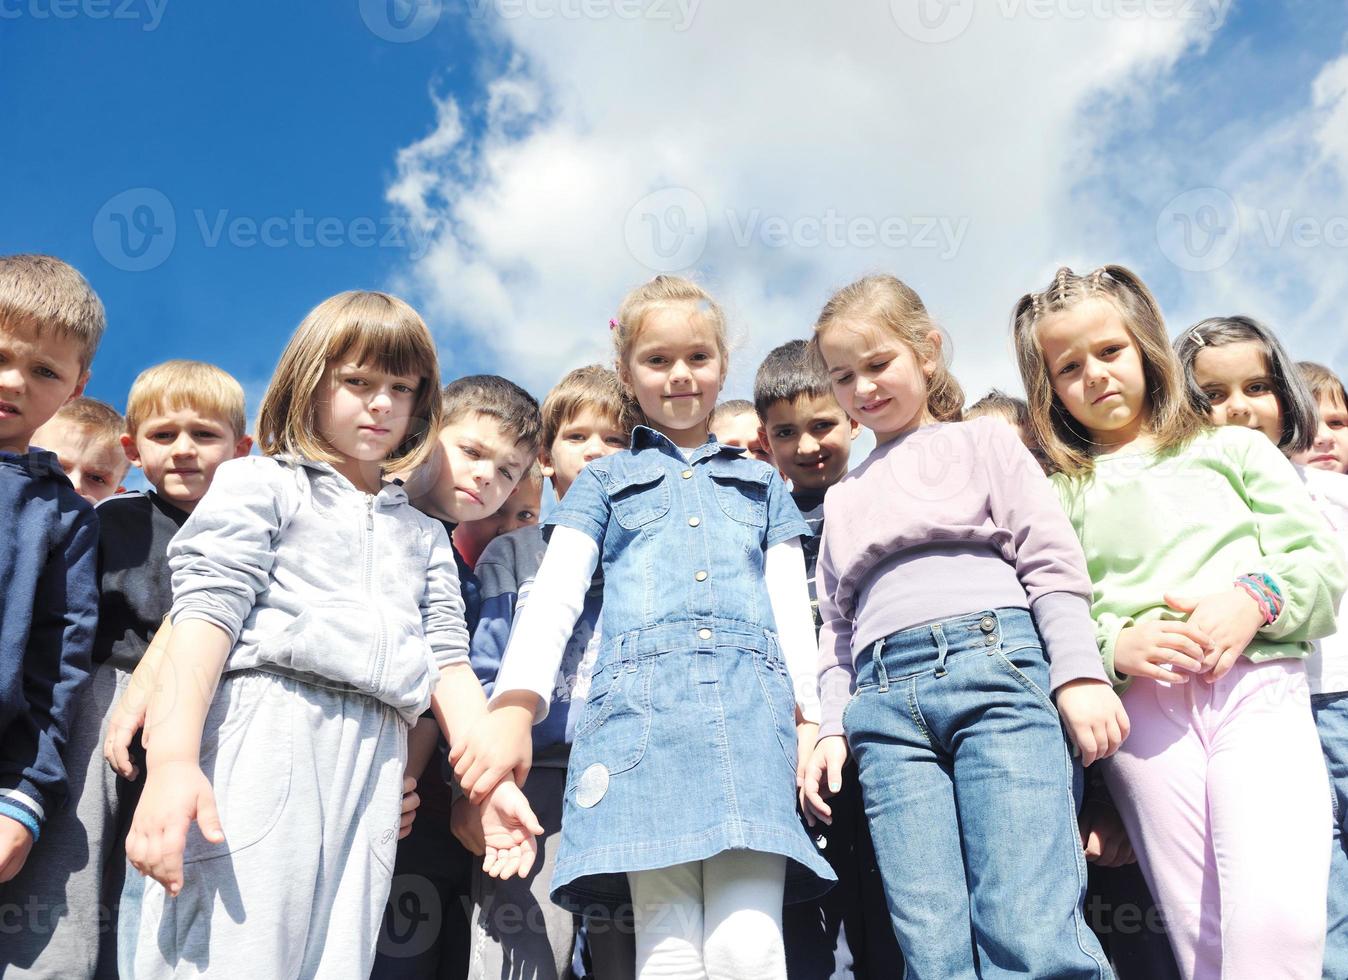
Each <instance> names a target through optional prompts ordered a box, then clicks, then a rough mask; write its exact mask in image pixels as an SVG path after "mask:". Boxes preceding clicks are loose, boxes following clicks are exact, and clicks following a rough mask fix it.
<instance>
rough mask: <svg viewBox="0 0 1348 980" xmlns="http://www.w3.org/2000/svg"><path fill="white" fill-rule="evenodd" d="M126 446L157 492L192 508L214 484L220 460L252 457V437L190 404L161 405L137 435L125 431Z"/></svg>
mask: <svg viewBox="0 0 1348 980" xmlns="http://www.w3.org/2000/svg"><path fill="white" fill-rule="evenodd" d="M122 447H123V448H124V449H125V450H126V455H127V457H128V458H129V459H130V460H131V462H133V463H135V464H136V465H137V466H139V467H140V468H141V469H142V470H144V471H145V479H146V481H147V482H148V483H149V484H150V486H152V487H154V489H155V492H156V493H158V494H159V495H160V496H161V497H163V498H164V499H165V500H167V501H168V502H169V503H171V504H173V506H175V507H177V508H178V509H179V510H185V511H187V512H189V513H190V512H191V511H192V510H193V509H194V508H195V507H196V505H197V503H198V502H199V501H200V500H201V498H202V497H204V496H205V495H206V491H207V490H209V489H210V486H211V480H212V479H214V478H215V471H216V469H217V468H218V467H219V466H220V464H221V463H223V462H224V461H225V460H227V459H235V458H237V457H239V456H247V455H248V451H249V450H250V449H251V448H252V447H253V440H252V439H251V438H249V437H248V436H241V435H239V434H238V433H236V432H235V431H234V427H233V426H232V425H231V424H230V423H229V422H227V421H225V420H224V419H221V418H217V417H215V416H213V415H210V414H208V413H204V412H198V411H197V410H196V409H194V408H192V407H191V406H183V407H180V408H169V407H167V406H164V405H161V406H159V408H158V410H157V411H156V412H155V414H153V415H151V416H150V417H149V418H147V419H146V420H145V421H144V422H142V423H141V424H140V427H139V428H138V429H137V430H136V437H135V438H134V439H132V438H131V437H130V436H122Z"/></svg>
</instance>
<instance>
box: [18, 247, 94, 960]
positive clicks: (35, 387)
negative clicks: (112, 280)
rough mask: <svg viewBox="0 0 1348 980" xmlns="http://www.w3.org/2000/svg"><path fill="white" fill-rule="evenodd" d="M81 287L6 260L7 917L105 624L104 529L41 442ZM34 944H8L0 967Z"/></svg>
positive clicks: (87, 330) (84, 316)
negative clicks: (37, 436)
mask: <svg viewBox="0 0 1348 980" xmlns="http://www.w3.org/2000/svg"><path fill="white" fill-rule="evenodd" d="M105 323H106V320H105V316H104V312H103V304H102V303H101V302H99V299H98V297H97V296H96V295H95V294H94V291H93V290H92V289H91V288H90V287H89V283H88V282H86V281H85V279H84V277H83V276H81V275H80V274H79V273H78V272H76V271H75V270H74V269H73V268H71V267H70V266H69V265H67V264H66V263H64V262H62V261H61V260H60V259H55V258H52V257H50V256H46V255H11V256H6V257H0V527H3V528H4V534H3V536H0V538H2V540H0V583H3V584H2V586H0V883H4V884H0V908H8V907H22V906H23V905H24V902H25V900H26V897H27V892H26V889H25V888H24V887H23V885H22V884H21V883H20V882H15V881H12V880H11V879H14V878H15V877H16V876H18V875H19V873H20V871H21V870H22V869H23V867H24V865H25V863H26V862H27V861H28V858H29V855H30V853H31V852H32V851H33V848H34V845H35V844H37V842H38V840H39V837H40V835H41V833H42V827H43V824H44V823H45V822H46V821H47V820H48V819H49V818H50V817H51V815H52V813H53V812H54V811H55V810H56V809H57V808H58V807H59V806H60V805H61V804H62V802H63V800H64V799H65V797H66V795H67V792H68V782H67V775H66V767H65V763H64V762H63V759H62V753H63V751H64V749H65V746H66V741H67V738H68V736H69V733H70V728H71V725H72V723H73V721H74V712H75V709H76V706H77V705H78V703H79V698H80V693H81V691H82V689H83V688H84V686H85V685H86V684H87V683H88V679H89V670H90V647H91V645H92V643H93V636H94V629H95V626H96V623H97V619H98V591H97V586H96V582H95V579H94V563H95V549H96V547H97V544H98V519H97V518H96V517H95V516H94V511H93V508H92V507H91V506H90V505H89V503H88V502H87V501H85V500H84V499H83V498H82V497H80V495H79V494H78V493H76V492H75V488H74V487H73V486H72V485H71V483H70V480H69V479H67V478H66V476H65V475H64V474H63V473H62V472H61V467H60V465H59V463H58V462H57V459H56V456H55V454H53V453H50V452H46V451H44V450H41V449H32V448H31V447H30V441H31V439H32V435H33V433H34V432H35V431H36V430H37V428H38V427H39V426H41V425H42V423H44V422H46V421H47V420H48V419H50V418H51V417H52V416H53V415H55V414H56V412H57V410H58V409H60V407H61V406H62V405H63V404H65V403H66V402H67V401H69V400H70V399H72V398H77V397H79V396H80V395H81V394H82V393H83V392H84V386H85V384H86V383H87V382H88V380H89V364H90V362H92V360H93V357H94V353H95V351H96V350H97V349H98V344H99V341H100V340H101V339H102V336H103V330H104V327H105ZM25 955H26V943H25V942H24V941H22V940H21V938H19V937H14V936H8V935H7V936H6V937H5V939H4V941H3V942H2V943H0V965H4V964H5V963H9V962H13V961H14V960H16V959H22V958H23V957H24V956H25Z"/></svg>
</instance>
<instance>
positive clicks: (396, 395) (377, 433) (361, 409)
mask: <svg viewBox="0 0 1348 980" xmlns="http://www.w3.org/2000/svg"><path fill="white" fill-rule="evenodd" d="M421 381H422V379H421V378H419V377H416V376H414V375H395V374H389V373H387V372H385V371H381V370H379V369H378V368H376V367H374V366H373V365H366V364H354V363H352V362H351V361H350V360H348V359H347V358H345V357H337V358H333V360H331V361H329V362H328V369H327V371H326V372H325V374H324V376H323V381H322V382H320V384H321V386H322V387H321V389H320V391H319V395H318V420H317V422H318V433H319V435H321V436H322V437H323V438H324V440H325V441H326V442H327V443H328V445H330V446H331V447H332V448H333V449H334V450H336V451H337V452H338V453H339V454H340V455H341V456H344V457H345V458H346V459H347V460H349V461H350V462H351V463H353V464H362V463H363V464H370V463H379V462H382V461H383V460H386V459H388V458H389V457H390V456H392V455H393V453H394V452H396V451H397V449H398V447H399V446H400V445H402V442H403V439H405V438H406V437H407V428H408V426H409V425H410V424H411V421H412V409H413V407H414V406H415V404H416V397H417V388H418V386H419V385H420V384H421ZM336 469H337V470H338V471H339V472H342V471H343V467H342V466H341V465H338V466H337V467H336ZM347 475H349V474H347ZM353 482H358V481H353ZM358 485H359V484H358Z"/></svg>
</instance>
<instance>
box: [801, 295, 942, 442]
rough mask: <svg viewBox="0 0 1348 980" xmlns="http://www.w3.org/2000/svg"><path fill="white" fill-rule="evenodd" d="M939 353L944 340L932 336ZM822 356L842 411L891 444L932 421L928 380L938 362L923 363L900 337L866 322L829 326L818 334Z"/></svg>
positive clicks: (933, 359)
mask: <svg viewBox="0 0 1348 980" xmlns="http://www.w3.org/2000/svg"><path fill="white" fill-rule="evenodd" d="M931 338H932V342H933V344H935V345H936V348H937V350H939V349H940V335H939V334H937V333H935V332H934V331H933V333H932V334H931ZM819 352H820V353H821V354H823V356H824V363H825V364H826V365H827V366H828V376H829V381H830V382H831V383H832V385H833V394H834V396H835V397H836V398H837V400H838V404H839V406H841V408H842V410H843V411H844V412H846V413H847V416H848V418H852V419H855V420H856V421H858V422H860V423H861V424H862V425H864V426H865V427H866V428H868V429H870V430H871V431H872V432H874V433H875V441H876V442H877V443H884V442H889V441H890V440H891V439H895V438H897V437H898V436H901V435H903V434H904V433H906V432H911V431H913V430H914V429H916V428H918V427H919V426H921V425H923V424H924V423H926V422H930V421H932V419H931V416H930V415H929V414H928V412H927V381H928V379H929V378H930V377H931V376H932V373H933V372H934V371H935V370H936V360H935V358H919V357H918V356H917V352H916V351H914V350H913V348H911V347H909V346H908V345H907V344H905V343H904V342H903V341H901V340H899V339H898V338H897V337H893V336H890V335H888V334H886V333H885V332H883V331H881V330H878V329H876V328H875V327H873V326H872V325H871V324H869V323H865V322H861V321H840V322H837V323H833V324H830V325H829V327H828V328H827V329H826V330H825V331H824V332H823V333H821V334H820V335H819Z"/></svg>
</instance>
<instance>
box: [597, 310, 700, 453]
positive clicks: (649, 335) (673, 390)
mask: <svg viewBox="0 0 1348 980" xmlns="http://www.w3.org/2000/svg"><path fill="white" fill-rule="evenodd" d="M622 373H623V378H624V380H625V381H627V382H628V383H629V384H630V385H631V386H632V392H633V394H635V395H636V399H637V402H638V403H639V404H640V405H641V410H642V411H643V412H645V413H646V419H647V420H648V421H649V422H650V424H651V425H652V426H653V427H654V428H656V429H658V430H659V431H661V432H663V433H664V434H665V435H667V436H669V437H670V438H671V439H674V441H676V442H677V441H678V440H677V439H675V436H674V434H675V433H689V432H690V430H691V434H692V435H693V436H694V437H695V438H696V441H697V442H698V443H701V442H702V441H703V439H702V437H703V436H704V435H705V433H706V428H705V427H706V424H707V418H708V416H710V415H711V412H712V409H713V408H714V407H715V405H716V397H717V396H718V395H719V394H720V393H721V384H722V383H723V382H724V381H725V359H724V358H723V357H722V356H721V351H720V347H719V346H718V345H717V342H716V332H715V330H713V329H712V327H711V326H710V324H708V323H707V322H706V318H705V317H703V316H701V315H699V314H698V313H697V312H696V310H694V309H693V308H691V307H688V306H669V307H656V308H655V309H653V310H651V311H650V312H649V313H647V314H646V316H645V317H644V318H643V319H642V321H641V327H640V329H639V331H638V332H637V338H636V342H635V343H634V344H633V345H632V349H631V350H630V351H628V355H627V358H626V359H625V361H624V363H623V365H622Z"/></svg>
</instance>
